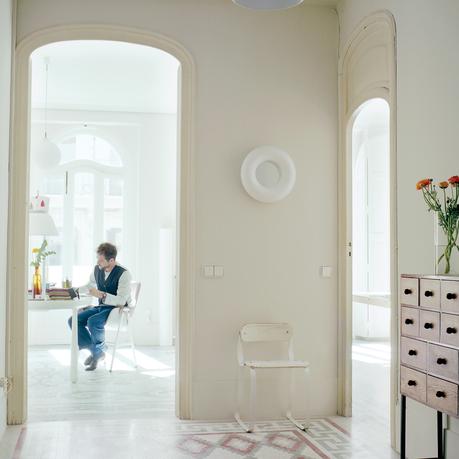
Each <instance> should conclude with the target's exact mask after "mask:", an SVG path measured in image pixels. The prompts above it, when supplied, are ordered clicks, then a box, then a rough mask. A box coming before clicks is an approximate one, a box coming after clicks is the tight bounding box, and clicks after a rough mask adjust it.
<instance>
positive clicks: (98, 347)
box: [68, 306, 115, 359]
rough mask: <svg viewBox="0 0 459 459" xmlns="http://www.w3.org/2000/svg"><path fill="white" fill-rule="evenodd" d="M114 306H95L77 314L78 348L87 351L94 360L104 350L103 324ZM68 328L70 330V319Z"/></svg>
mask: <svg viewBox="0 0 459 459" xmlns="http://www.w3.org/2000/svg"><path fill="white" fill-rule="evenodd" d="M114 307H115V306H95V307H93V308H88V309H84V310H82V311H79V312H78V347H79V348H80V349H89V350H90V352H91V354H92V356H93V357H94V358H96V359H97V358H99V357H100V356H101V354H102V353H103V352H104V350H105V347H106V346H105V328H104V327H105V323H106V322H107V319H108V316H109V315H110V312H111V310H112V309H113V308H114ZM68 322H69V326H70V328H72V318H71V317H70V318H69V320H68Z"/></svg>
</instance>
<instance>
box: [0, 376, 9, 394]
mask: <svg viewBox="0 0 459 459" xmlns="http://www.w3.org/2000/svg"><path fill="white" fill-rule="evenodd" d="M0 387H1V388H2V389H3V392H4V393H5V394H6V393H7V392H9V391H10V388H11V381H10V380H9V379H8V378H7V377H6V376H3V377H1V378H0Z"/></svg>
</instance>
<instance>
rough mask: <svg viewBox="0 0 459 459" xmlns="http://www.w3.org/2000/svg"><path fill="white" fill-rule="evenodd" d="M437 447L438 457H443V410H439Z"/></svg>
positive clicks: (440, 458)
mask: <svg viewBox="0 0 459 459" xmlns="http://www.w3.org/2000/svg"><path fill="white" fill-rule="evenodd" d="M437 448H438V459H443V458H444V451H443V413H442V412H441V411H437Z"/></svg>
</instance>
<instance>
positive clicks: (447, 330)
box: [446, 327, 457, 335]
mask: <svg viewBox="0 0 459 459" xmlns="http://www.w3.org/2000/svg"><path fill="white" fill-rule="evenodd" d="M446 333H448V335H451V334H453V335H454V334H455V333H457V328H456V327H448V328H447V329H446Z"/></svg>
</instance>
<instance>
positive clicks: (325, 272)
mask: <svg viewBox="0 0 459 459" xmlns="http://www.w3.org/2000/svg"><path fill="white" fill-rule="evenodd" d="M332 272H333V270H332V267H331V266H321V268H320V273H321V276H322V277H332Z"/></svg>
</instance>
